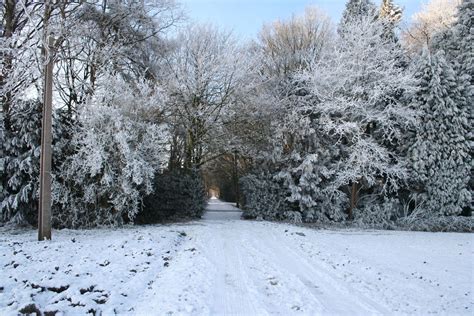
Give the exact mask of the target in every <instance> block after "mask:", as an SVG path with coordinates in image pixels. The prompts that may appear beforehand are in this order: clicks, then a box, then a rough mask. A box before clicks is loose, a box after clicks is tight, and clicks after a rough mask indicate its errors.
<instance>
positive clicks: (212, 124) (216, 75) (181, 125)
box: [166, 25, 246, 169]
mask: <svg viewBox="0 0 474 316" xmlns="http://www.w3.org/2000/svg"><path fill="white" fill-rule="evenodd" d="M177 43H178V44H177V46H176V48H175V49H174V50H173V51H172V52H171V54H169V56H167V57H166V63H167V70H168V71H169V75H168V76H167V77H166V89H167V91H168V94H169V96H170V99H169V104H170V114H171V116H172V121H171V122H172V125H173V131H172V133H173V141H172V144H171V155H170V165H171V166H177V167H185V168H187V169H190V168H192V167H193V166H200V165H202V164H203V163H204V162H205V160H206V158H207V157H209V156H210V155H212V153H211V152H210V150H209V146H212V142H213V141H218V140H219V138H218V137H216V136H217V135H219V134H220V132H219V128H220V126H221V124H222V115H223V112H225V111H226V110H227V108H228V107H229V106H231V105H233V104H235V103H236V102H238V101H237V90H238V87H239V85H241V84H242V82H243V78H244V75H245V70H246V67H245V63H244V55H243V54H242V52H241V51H239V48H238V46H237V43H236V42H235V40H234V38H233V37H232V36H231V34H230V33H225V32H222V31H219V30H217V29H215V28H214V27H212V26H208V25H193V26H190V27H189V28H188V29H187V30H186V31H185V32H183V33H181V34H180V35H179V36H178V39H177Z"/></svg>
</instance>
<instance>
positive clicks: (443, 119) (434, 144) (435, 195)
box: [410, 51, 471, 215]
mask: <svg viewBox="0 0 474 316" xmlns="http://www.w3.org/2000/svg"><path fill="white" fill-rule="evenodd" d="M417 78H418V79H419V87H418V92H417V94H416V97H415V100H414V106H415V107H416V108H417V110H419V111H420V119H421V122H420V123H419V126H418V128H417V134H416V140H415V142H414V144H413V145H412V146H411V148H410V159H411V162H412V168H413V174H414V176H415V180H416V181H417V182H418V184H419V185H420V187H421V188H420V189H421V193H420V196H421V198H422V201H423V203H424V204H423V208H424V209H425V210H426V211H427V212H428V214H430V215H431V214H437V215H458V214H460V213H461V211H462V208H463V207H464V206H465V205H467V204H468V203H469V202H470V199H471V194H470V192H469V190H468V181H469V174H470V165H469V161H470V157H469V142H468V139H467V135H468V130H467V129H466V123H467V121H468V117H467V112H466V111H465V109H464V108H463V106H464V104H465V99H464V96H463V85H462V83H460V82H459V80H458V79H457V76H456V73H455V71H454V70H453V68H452V67H451V66H450V65H449V63H448V62H447V61H446V59H445V56H444V52H443V51H440V52H438V53H437V54H436V55H434V56H430V55H429V54H428V53H425V55H424V56H423V57H422V61H421V66H420V69H419V71H418V74H417Z"/></svg>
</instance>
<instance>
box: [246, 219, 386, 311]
mask: <svg viewBox="0 0 474 316" xmlns="http://www.w3.org/2000/svg"><path fill="white" fill-rule="evenodd" d="M254 224H256V223H254ZM260 226H261V228H262V229H255V228H254V231H255V232H256V235H255V236H253V239H252V240H250V241H249V242H250V243H251V245H252V246H253V247H254V248H255V249H256V250H257V252H258V253H260V254H265V256H266V257H268V258H269V260H268V261H269V264H273V265H275V266H276V267H275V269H276V270H277V271H279V272H280V277H281V278H288V276H291V275H292V276H295V277H296V278H297V279H298V280H299V282H301V283H302V284H304V286H305V287H306V288H307V290H308V291H309V292H311V293H312V294H313V297H314V298H315V300H317V301H318V302H319V303H320V304H321V305H322V310H320V311H318V312H323V313H325V314H326V313H329V314H337V315H341V314H348V313H350V314H352V315H354V314H361V315H367V314H387V313H390V311H389V310H388V309H387V308H386V307H385V306H382V305H380V304H378V303H377V302H374V301H373V300H371V299H370V298H368V297H366V296H365V295H362V294H361V293H358V292H357V291H356V290H354V289H353V288H352V287H351V286H350V285H349V284H347V283H344V282H343V281H341V280H340V279H339V278H338V277H337V275H335V274H334V273H333V272H331V271H330V270H328V269H327V268H326V267H325V266H324V265H323V264H318V263H317V262H315V261H313V260H311V261H313V262H312V263H310V262H309V260H308V258H306V257H307V256H308V254H307V253H303V252H301V251H298V250H297V247H296V245H294V244H288V242H287V241H286V240H285V238H283V237H284V235H277V234H274V231H273V230H272V229H268V228H267V227H266V226H267V225H260ZM315 264H316V266H315ZM289 285H290V286H294V284H291V282H289Z"/></svg>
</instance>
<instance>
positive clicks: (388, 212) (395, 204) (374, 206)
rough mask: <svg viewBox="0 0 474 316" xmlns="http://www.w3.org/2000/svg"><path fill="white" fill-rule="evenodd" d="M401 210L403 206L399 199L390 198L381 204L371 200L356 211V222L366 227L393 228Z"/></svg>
mask: <svg viewBox="0 0 474 316" xmlns="http://www.w3.org/2000/svg"><path fill="white" fill-rule="evenodd" d="M360 204H363V203H360ZM400 209H401V204H400V202H399V201H398V200H397V199H393V198H389V199H386V200H384V201H381V202H379V201H376V200H375V201H374V200H371V201H370V203H366V204H363V205H359V207H358V208H357V209H355V210H354V222H355V223H356V224H358V225H361V226H364V227H374V228H393V227H394V222H395V220H396V219H397V217H398V216H399V215H400Z"/></svg>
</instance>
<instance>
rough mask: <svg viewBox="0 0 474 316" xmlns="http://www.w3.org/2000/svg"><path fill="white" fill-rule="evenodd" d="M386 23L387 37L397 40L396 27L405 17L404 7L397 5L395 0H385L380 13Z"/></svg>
mask: <svg viewBox="0 0 474 316" xmlns="http://www.w3.org/2000/svg"><path fill="white" fill-rule="evenodd" d="M378 18H379V19H382V20H383V23H384V25H385V34H384V36H385V37H387V38H391V39H394V40H397V39H398V38H397V35H396V32H395V28H396V26H397V25H398V23H400V21H401V20H402V18H403V9H402V8H401V7H400V6H398V5H396V4H395V3H394V2H393V0H383V1H382V5H381V7H380V12H379V15H378Z"/></svg>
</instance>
